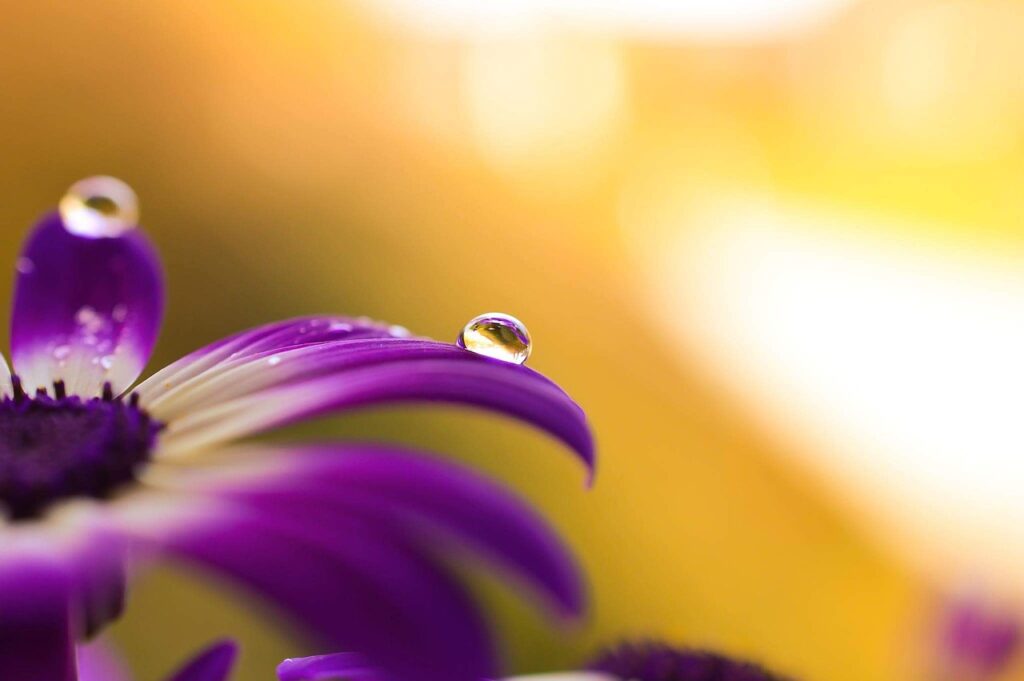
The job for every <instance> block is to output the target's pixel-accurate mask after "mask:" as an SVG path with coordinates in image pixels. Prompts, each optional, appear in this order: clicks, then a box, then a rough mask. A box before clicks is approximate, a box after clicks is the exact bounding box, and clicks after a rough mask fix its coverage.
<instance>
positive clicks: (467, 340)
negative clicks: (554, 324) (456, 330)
mask: <svg viewBox="0 0 1024 681" xmlns="http://www.w3.org/2000/svg"><path fill="white" fill-rule="evenodd" d="M456 343H457V344H458V346H459V347H460V348H465V349H466V350H469V351H470V352H475V353H476V354H478V355H484V356H485V357H493V358H494V359H500V360H502V361H503V362H510V363H512V364H522V363H523V362H525V361H526V360H527V358H528V357H529V356H530V351H531V350H532V349H533V346H532V343H531V341H530V332H529V331H527V330H526V325H525V324H523V323H522V322H521V321H519V320H518V319H516V318H515V317H513V316H512V315H507V314H502V313H500V312H489V313H487V314H482V315H480V316H479V317H474V318H473V319H470V320H469V323H467V324H466V325H465V326H464V327H462V332H461V333H460V334H459V337H458V339H457V340H456Z"/></svg>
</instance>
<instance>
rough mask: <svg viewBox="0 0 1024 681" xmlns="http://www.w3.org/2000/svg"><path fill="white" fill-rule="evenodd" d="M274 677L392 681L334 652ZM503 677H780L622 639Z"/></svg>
mask: <svg viewBox="0 0 1024 681" xmlns="http://www.w3.org/2000/svg"><path fill="white" fill-rule="evenodd" d="M277 674H278V678H279V679H280V681H394V678H393V677H391V676H389V675H388V674H386V673H385V672H383V671H381V670H380V669H379V668H374V667H373V665H371V664H370V663H369V662H368V660H367V659H366V658H365V657H362V656H360V655H355V654H351V653H336V654H333V655H319V656H316V657H306V658H296V659H291V660H285V661H284V662H282V663H281V665H280V666H279V667H278V668H277ZM506 681H785V680H784V679H783V677H781V676H775V675H774V674H770V673H769V672H767V671H765V670H763V669H761V668H760V667H757V666H755V665H752V664H750V663H747V662H743V661H739V660H735V659H732V658H729V657H726V656H724V655H719V654H717V653H710V652H705V651H697V650H687V649H681V648H674V647H672V646H669V645H667V644H665V643H660V642H654V641H651V642H645V643H638V644H632V643H627V644H622V645H620V646H618V647H616V648H613V649H611V650H608V651H605V652H604V653H602V654H600V655H599V656H598V657H597V659H596V660H594V661H593V662H592V663H591V664H589V665H587V667H586V669H585V670H582V671H573V672H563V673H557V674H541V675H534V676H523V677H517V678H516V679H507V680H506Z"/></svg>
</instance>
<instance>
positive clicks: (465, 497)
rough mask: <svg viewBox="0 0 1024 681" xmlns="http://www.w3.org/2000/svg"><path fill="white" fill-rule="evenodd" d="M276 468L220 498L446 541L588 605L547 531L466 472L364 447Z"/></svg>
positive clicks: (305, 455)
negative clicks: (363, 522) (354, 520)
mask: <svg viewBox="0 0 1024 681" xmlns="http://www.w3.org/2000/svg"><path fill="white" fill-rule="evenodd" d="M275 464H276V465H271V467H270V471H269V472H268V473H267V475H266V476H263V477H261V478H248V477H246V476H245V475H244V474H243V475H241V476H240V477H242V478H243V480H244V482H241V483H236V485H235V486H234V487H231V486H229V485H230V483H227V484H225V483H220V486H219V489H218V491H217V494H218V495H219V496H222V497H229V498H232V499H236V500H239V501H245V502H247V503H250V504H252V505H254V506H256V507H258V508H261V509H263V510H264V511H271V512H275V513H279V514H281V515H284V516H294V517H295V518H296V520H300V519H301V518H303V517H306V518H307V522H310V521H309V520H308V517H309V516H313V515H314V514H315V515H316V516H317V517H319V518H320V520H321V522H324V523H328V524H332V523H334V522H336V521H338V520H344V519H345V518H349V517H353V516H355V517H359V518H362V519H364V520H366V521H367V522H369V523H373V524H375V525H380V526H382V527H392V528H396V531H398V532H401V533H403V534H404V535H405V536H407V537H408V538H409V540H410V541H414V542H422V543H423V544H424V545H427V546H436V543H437V540H438V539H447V540H449V541H448V543H449V544H451V543H453V542H454V543H456V544H461V545H462V546H463V547H466V548H469V549H472V550H474V551H477V552H479V553H480V554H481V555H482V556H484V557H485V558H488V559H490V560H491V561H492V562H493V563H494V564H495V565H496V566H497V567H498V568H499V569H501V570H503V571H504V572H505V573H506V574H508V575H511V576H513V577H514V578H517V579H519V580H520V581H522V582H523V583H525V584H526V585H528V586H530V587H532V588H533V589H535V591H536V593H539V594H541V595H542V596H543V597H544V598H545V600H546V602H547V603H549V604H550V605H551V606H552V607H553V609H554V610H555V611H556V612H558V613H559V614H561V615H563V616H567V617H576V616H579V615H581V614H582V613H583V611H584V609H585V607H586V594H585V589H584V587H583V581H582V578H581V572H580V570H579V568H578V566H577V565H576V562H575V561H574V560H573V558H572V555H571V553H570V552H569V550H568V548H567V547H566V546H565V545H564V544H563V543H562V541H561V540H560V539H559V537H558V535H557V534H556V533H555V531H554V530H553V529H552V528H551V527H550V525H548V523H547V522H546V521H545V520H544V519H543V518H542V517H541V516H540V515H539V514H538V513H537V512H536V511H534V510H533V508H532V507H531V506H530V505H529V504H528V503H526V502H524V501H523V500H521V499H520V498H519V497H517V496H516V495H514V494H513V493H512V492H510V491H509V490H508V489H506V488H505V487H504V486H502V485H499V484H498V483H496V482H493V481H491V480H489V479H488V478H486V477H484V476H482V475H479V474H477V473H475V472H474V471H472V470H471V469H468V468H465V467H462V466H459V465H456V464H453V463H449V462H446V461H443V460H440V459H437V458H435V457H432V456H429V455H425V454H422V453H418V452H412V451H403V450H398V449H394V448H384V447H371V446H322V447H304V448H294V449H292V450H289V451H287V452H284V453H282V454H281V455H280V456H278V457H276V461H275ZM242 470H244V467H243V468H242ZM191 482H192V488H193V489H195V488H196V487H200V485H197V484H196V483H197V481H196V480H195V479H193V480H192V481H191Z"/></svg>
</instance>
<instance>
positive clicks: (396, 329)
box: [388, 324, 412, 338]
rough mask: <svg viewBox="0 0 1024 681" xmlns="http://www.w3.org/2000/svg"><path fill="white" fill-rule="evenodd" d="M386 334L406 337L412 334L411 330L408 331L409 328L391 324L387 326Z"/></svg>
mask: <svg viewBox="0 0 1024 681" xmlns="http://www.w3.org/2000/svg"><path fill="white" fill-rule="evenodd" d="M388 335H390V336H394V337H395V338H408V337H409V336H411V335H412V332H411V331H409V329H407V328H405V327H404V326H399V325H398V324H393V325H392V326H390V327H388Z"/></svg>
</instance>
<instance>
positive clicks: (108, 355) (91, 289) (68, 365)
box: [11, 213, 164, 395]
mask: <svg viewBox="0 0 1024 681" xmlns="http://www.w3.org/2000/svg"><path fill="white" fill-rule="evenodd" d="M163 295H164V294H163V275H162V272H161V268H160V262H159V260H158V258H157V256H156V253H155V251H154V250H153V248H152V246H151V245H150V243H149V241H148V240H147V239H146V237H145V236H144V235H143V234H142V232H141V231H140V230H138V229H134V230H131V231H129V232H127V233H125V234H124V235H122V236H120V237H115V238H97V239H90V238H86V237H80V236H76V235H73V234H71V233H70V232H68V231H67V230H66V229H64V226H63V223H62V222H61V218H60V216H59V215H58V214H56V213H53V214H50V215H48V216H46V217H44V218H43V219H42V220H41V221H40V222H39V223H38V225H36V227H35V229H34V230H33V231H32V233H31V234H30V235H29V237H28V240H27V242H26V244H25V247H24V250H23V252H22V255H21V258H19V260H18V274H17V279H16V283H15V294H14V312H13V316H12V320H11V359H12V363H13V364H14V369H15V372H16V373H18V374H19V375H20V376H21V378H22V381H23V383H24V384H25V386H26V388H27V389H29V390H34V389H35V388H37V387H49V386H51V385H52V383H53V382H54V381H55V380H63V381H64V382H65V383H66V385H67V389H68V392H71V393H76V394H82V395H94V394H97V393H99V392H100V390H101V388H102V386H103V384H104V383H105V382H107V381H109V382H110V383H111V384H112V386H113V388H114V390H115V391H116V392H121V391H123V390H124V389H126V388H127V387H128V386H129V385H131V383H132V382H133V381H134V380H135V379H136V378H137V377H138V375H139V374H140V373H141V372H142V369H143V367H144V366H145V364H146V361H147V360H148V359H149V355H150V353H151V352H152V349H153V346H154V344H155V343H156V338H157V333H158V332H159V329H160V321H161V318H162V316H163V303H164V300H163Z"/></svg>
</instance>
